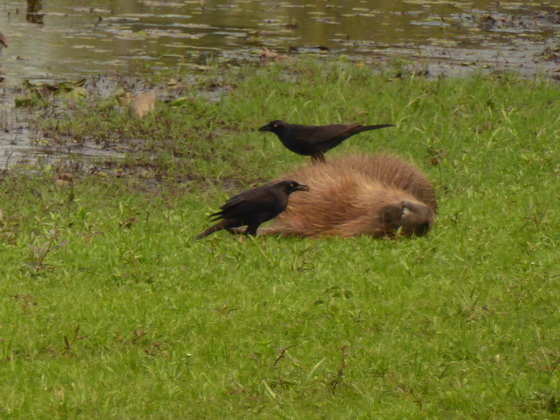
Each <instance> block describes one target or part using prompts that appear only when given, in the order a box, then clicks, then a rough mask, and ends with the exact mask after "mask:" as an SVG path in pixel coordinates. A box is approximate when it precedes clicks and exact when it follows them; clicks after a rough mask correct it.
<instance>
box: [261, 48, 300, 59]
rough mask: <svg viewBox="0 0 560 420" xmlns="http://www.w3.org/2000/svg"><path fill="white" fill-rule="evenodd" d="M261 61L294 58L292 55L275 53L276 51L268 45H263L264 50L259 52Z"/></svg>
mask: <svg viewBox="0 0 560 420" xmlns="http://www.w3.org/2000/svg"><path fill="white" fill-rule="evenodd" d="M259 57H260V59H261V61H263V62H268V61H282V60H293V58H292V57H288V56H287V55H282V54H278V53H275V52H274V51H270V50H269V49H268V48H266V47H262V51H261V53H260V54H259Z"/></svg>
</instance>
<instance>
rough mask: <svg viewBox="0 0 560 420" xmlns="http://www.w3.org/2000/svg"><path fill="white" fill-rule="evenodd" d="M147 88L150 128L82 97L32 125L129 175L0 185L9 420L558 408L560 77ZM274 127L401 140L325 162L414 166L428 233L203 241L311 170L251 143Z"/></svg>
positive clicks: (159, 82)
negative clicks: (373, 160) (87, 148)
mask: <svg viewBox="0 0 560 420" xmlns="http://www.w3.org/2000/svg"><path fill="white" fill-rule="evenodd" d="M170 80H173V83H170ZM175 82H177V83H178V84H179V85H180V87H179V88H177V85H176V84H175ZM123 83H124V82H123ZM142 83H143V86H155V87H156V88H157V89H158V90H159V92H160V93H161V92H163V94H162V95H160V100H159V101H158V103H157V105H156V110H155V112H154V113H152V114H150V115H148V116H147V117H145V118H144V119H138V118H136V117H134V116H133V115H131V114H130V113H129V112H127V111H126V108H124V107H122V106H121V105H119V103H118V101H116V100H115V98H114V97H112V96H111V95H110V94H107V93H106V92H105V93H103V94H102V93H99V92H97V93H95V92H94V89H92V88H91V86H89V87H88V88H89V89H90V95H89V97H88V98H87V99H83V100H81V101H79V102H68V103H66V105H65V106H64V107H59V108H57V109H55V110H51V111H49V112H51V114H52V115H48V116H47V117H46V118H45V119H43V120H41V121H37V123H36V124H37V129H38V130H39V131H40V133H41V136H42V138H43V139H45V141H48V142H52V143H58V144H60V143H64V142H69V143H72V142H83V141H89V142H97V143H100V144H104V145H107V146H114V145H118V146H120V147H123V148H124V149H125V150H126V158H125V159H124V160H122V161H120V162H118V163H116V164H114V165H112V166H110V167H105V166H102V165H99V166H98V167H97V166H94V167H90V166H86V165H82V164H76V167H75V168H73V177H72V180H71V181H69V180H68V179H67V178H68V176H67V175H61V173H62V172H68V171H69V170H70V169H72V168H70V169H69V168H63V167H57V166H53V165H50V166H45V167H42V168H39V169H38V170H35V171H32V172H30V171H24V170H21V169H17V168H16V169H13V170H10V171H5V172H4V173H3V174H2V175H1V177H0V247H1V253H0V267H2V268H1V271H0V273H1V275H2V277H1V278H2V281H1V282H0V305H1V310H0V351H1V353H0V355H1V362H0V375H1V377H2V378H3V380H2V381H1V383H0V417H2V418H169V419H176V418H228V419H231V418H294V419H295V418H297V419H299V418H326V419H330V418H332V419H337V418H421V417H431V418H476V419H481V418H492V419H494V418H508V419H510V418H551V417H555V416H558V414H560V367H559V366H558V365H559V363H560V328H559V325H560V311H559V309H560V308H559V305H560V285H559V280H560V268H559V264H558V261H559V260H560V252H559V250H558V249H559V248H558V245H559V241H560V234H559V232H560V210H558V208H559V206H558V205H559V198H560V193H559V185H560V180H559V174H560V164H559V160H560V145H559V142H558V139H559V137H560V89H559V86H558V84H556V83H554V82H549V81H546V80H544V79H536V80H526V79H522V78H519V77H516V76H515V75H513V74H496V75H491V76H483V75H473V76H471V77H467V78H462V79H452V78H439V79H437V80H433V79H429V78H426V77H424V76H422V75H419V74H414V73H409V72H406V71H404V72H403V71H401V70H400V69H398V68H395V67H392V66H387V67H381V68H375V69H372V68H370V67H367V66H363V65H360V63H352V62H345V61H336V62H328V63H327V62H317V61H307V60H301V61H299V62H288V63H277V64H272V65H268V66H257V65H245V66H241V67H237V68H219V67H210V68H209V69H207V70H206V71H205V72H202V73H191V74H188V73H184V74H183V73H179V72H176V73H174V74H166V75H154V76H153V77H152V78H151V79H150V80H144V81H142ZM125 87H126V86H125ZM274 119H283V120H286V121H289V122H293V123H307V124H327V123H339V122H340V123H351V122H360V123H368V124H381V123H394V124H396V125H397V127H395V128H387V129H383V130H379V131H373V132H368V133H362V134H360V135H358V136H355V137H353V138H351V139H349V140H347V141H346V142H345V143H344V144H342V145H341V146H340V147H338V148H337V149H335V150H332V151H331V152H329V153H328V154H327V159H329V158H332V157H334V156H342V155H348V154H352V153H357V152H361V153H370V154H373V153H376V152H378V151H388V152H391V153H395V154H398V155H400V156H403V157H404V158H406V159H410V160H412V161H414V162H415V163H416V164H417V165H418V166H419V167H421V168H422V169H423V170H424V171H425V172H426V174H427V175H428V177H429V178H430V179H431V180H433V182H434V185H435V188H436V191H437V194H438V198H439V204H440V213H439V216H438V218H437V220H436V224H435V226H434V229H433V231H432V232H431V233H430V234H429V235H427V236H426V237H422V238H418V239H402V240H396V241H390V240H372V239H371V238H369V237H358V238H353V239H341V238H324V239H298V238H277V237H256V238H245V237H236V236H232V235H229V234H227V233H225V232H218V233H215V234H214V235H212V236H210V237H208V238H206V239H204V240H200V241H196V240H194V236H196V234H198V233H200V232H201V231H202V230H204V229H205V228H206V227H207V226H208V225H209V221H208V219H207V215H208V214H209V213H211V212H213V211H215V210H217V209H218V207H219V206H220V205H221V204H222V203H223V202H224V200H225V199H226V198H227V197H230V196H232V195H234V194H236V193H238V192H240V191H243V190H245V189H247V188H250V187H253V186H256V185H259V184H262V183H264V182H267V181H270V180H271V179H274V178H275V177H278V176H280V175H281V174H283V173H285V172H287V171H291V170H292V169H293V168H295V167H297V166H300V165H304V164H307V163H308V159H307V158H305V157H302V156H298V155H295V154H293V153H291V152H289V151H288V150H286V149H284V148H283V146H282V145H281V144H280V142H279V141H278V139H277V138H276V137H275V136H274V135H272V134H270V133H259V132H258V131H256V129H257V128H258V127H260V126H261V125H263V124H265V123H267V122H268V121H270V120H274Z"/></svg>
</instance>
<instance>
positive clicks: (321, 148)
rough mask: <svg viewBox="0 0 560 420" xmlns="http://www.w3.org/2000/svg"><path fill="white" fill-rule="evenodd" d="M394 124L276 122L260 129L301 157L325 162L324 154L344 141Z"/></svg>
mask: <svg viewBox="0 0 560 420" xmlns="http://www.w3.org/2000/svg"><path fill="white" fill-rule="evenodd" d="M394 126H395V125H394V124H379V125H362V124H330V125H301V124H289V123H287V122H284V121H280V120H276V121H271V122H269V123H268V124H266V125H264V126H262V127H261V128H259V131H270V132H272V133H274V134H276V135H277V136H278V138H279V139H280V141H281V142H282V144H283V145H284V146H285V147H286V148H287V149H290V150H291V151H292V152H294V153H297V154H299V155H304V156H311V160H312V161H320V162H324V161H325V156H324V154H325V153H326V152H327V151H329V150H331V149H332V148H334V147H336V146H338V145H339V144H340V143H342V142H343V141H344V140H346V139H347V138H349V137H352V136H353V135H355V134H358V133H361V132H363V131H369V130H378V129H380V128H386V127H394Z"/></svg>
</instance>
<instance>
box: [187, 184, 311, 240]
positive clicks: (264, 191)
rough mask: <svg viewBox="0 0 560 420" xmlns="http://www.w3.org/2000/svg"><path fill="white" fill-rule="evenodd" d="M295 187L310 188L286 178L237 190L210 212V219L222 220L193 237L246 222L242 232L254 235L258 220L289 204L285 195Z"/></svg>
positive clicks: (262, 219) (258, 223)
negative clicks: (216, 209) (215, 210)
mask: <svg viewBox="0 0 560 420" xmlns="http://www.w3.org/2000/svg"><path fill="white" fill-rule="evenodd" d="M295 191H309V188H308V187H307V185H302V184H299V183H297V182H296V181H292V180H285V181H280V182H277V183H275V184H273V185H263V186H261V187H257V188H254V189H252V190H249V191H245V192H243V193H241V194H238V195H236V196H235V197H232V198H230V199H229V200H228V201H226V203H225V204H224V205H223V206H222V207H220V209H221V210H220V211H219V212H217V213H214V214H212V215H211V217H213V219H212V221H213V222H215V221H217V220H220V219H221V221H220V222H218V223H216V224H215V225H214V226H211V227H209V228H208V229H206V230H205V231H204V232H202V233H201V234H200V235H198V236H196V239H202V238H204V237H206V236H208V235H210V234H212V233H214V232H216V231H218V230H222V229H227V230H229V229H233V228H238V227H241V226H245V225H246V226H247V230H246V231H245V233H246V234H247V235H253V236H254V235H256V234H257V229H258V227H259V226H260V225H261V223H264V222H266V221H268V220H270V219H273V218H274V217H276V216H277V215H278V214H280V213H282V212H283V211H284V209H285V208H286V206H287V205H288V197H289V196H290V194H291V193H293V192H295Z"/></svg>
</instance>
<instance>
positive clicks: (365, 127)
mask: <svg viewBox="0 0 560 420" xmlns="http://www.w3.org/2000/svg"><path fill="white" fill-rule="evenodd" d="M394 126H395V124H377V125H363V126H361V127H358V128H357V129H356V133H361V132H362V131H369V130H379V129H380V128H387V127H394Z"/></svg>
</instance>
